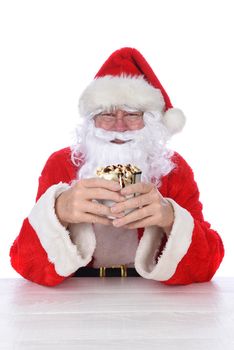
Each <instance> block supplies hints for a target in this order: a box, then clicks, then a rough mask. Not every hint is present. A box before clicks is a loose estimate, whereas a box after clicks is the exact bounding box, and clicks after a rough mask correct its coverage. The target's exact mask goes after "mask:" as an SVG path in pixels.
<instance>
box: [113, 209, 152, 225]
mask: <svg viewBox="0 0 234 350" xmlns="http://www.w3.org/2000/svg"><path fill="white" fill-rule="evenodd" d="M152 214H153V208H151V206H147V207H144V208H141V209H138V210H134V211H133V212H131V213H129V214H127V215H125V216H124V217H122V218H118V219H115V220H113V225H114V226H116V227H121V226H124V225H127V224H129V223H131V222H134V221H137V220H139V219H143V218H145V217H149V216H151V215H152Z"/></svg>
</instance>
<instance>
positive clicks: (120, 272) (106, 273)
mask: <svg viewBox="0 0 234 350" xmlns="http://www.w3.org/2000/svg"><path fill="white" fill-rule="evenodd" d="M73 277H140V275H139V274H138V273H137V271H136V269H134V268H132V267H126V266H125V265H120V266H113V267H99V268H93V267H80V268H79V269H78V270H77V271H76V272H75V274H74V275H73Z"/></svg>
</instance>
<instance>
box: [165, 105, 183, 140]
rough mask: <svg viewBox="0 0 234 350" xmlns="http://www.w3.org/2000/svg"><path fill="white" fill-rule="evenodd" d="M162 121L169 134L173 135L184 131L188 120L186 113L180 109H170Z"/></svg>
mask: <svg viewBox="0 0 234 350" xmlns="http://www.w3.org/2000/svg"><path fill="white" fill-rule="evenodd" d="M162 121H163V124H164V125H165V126H166V128H167V129H168V130H169V132H170V133H171V134H172V135H173V134H176V133H178V132H180V131H181V130H182V129H183V127H184V125H185V121H186V119H185V115H184V113H183V112H182V111H181V110H180V109H178V108H170V109H168V110H167V111H166V112H165V113H164V116H163V118H162Z"/></svg>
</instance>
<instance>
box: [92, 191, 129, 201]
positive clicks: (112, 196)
mask: <svg viewBox="0 0 234 350" xmlns="http://www.w3.org/2000/svg"><path fill="white" fill-rule="evenodd" d="M85 198H86V199H106V200H112V201H114V202H123V201H125V200H126V198H125V197H124V196H121V195H120V194H119V193H118V192H113V191H110V190H107V189H105V188H88V189H87V190H86V191H85Z"/></svg>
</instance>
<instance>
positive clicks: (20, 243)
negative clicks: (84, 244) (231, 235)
mask: <svg viewBox="0 0 234 350" xmlns="http://www.w3.org/2000/svg"><path fill="white" fill-rule="evenodd" d="M173 160H174V162H175V164H176V167H175V169H174V170H173V171H172V172H171V173H170V174H169V175H168V176H165V177H164V178H163V179H162V185H161V187H160V189H159V190H160V192H161V194H162V195H163V196H164V197H168V198H172V199H174V200H175V201H176V202H177V203H178V204H179V205H180V206H182V207H183V208H185V209H187V210H188V211H189V212H190V213H191V215H192V216H193V218H194V223H195V225H194V230H193V236H192V243H191V245H190V247H189V249H188V251H187V253H186V255H185V256H184V257H183V258H182V260H181V261H180V262H179V264H178V266H177V269H176V272H175V273H174V275H173V276H172V277H171V278H170V279H169V280H168V281H165V282H164V283H165V284H189V283H193V282H205V281H209V280H210V279H211V278H212V276H213V275H214V273H215V272H216V270H217V268H218V267H219V265H220V263H221V261H222V258H223V255H224V248H223V244H222V241H221V239H220V237H219V235H218V233H217V232H215V231H214V230H212V229H211V227H210V224H209V223H207V222H205V221H204V219H203V215H202V205H201V203H200V201H199V191H198V188H197V185H196V182H195V181H194V176H193V172H192V170H191V168H190V167H189V165H188V164H187V163H186V161H185V160H184V159H183V158H182V157H181V156H180V155H178V154H177V153H175V155H174V156H173ZM76 170H77V169H76V167H75V166H74V165H73V164H72V162H71V158H70V149H69V148H65V149H62V150H60V151H58V152H55V153H53V154H52V155H51V156H50V158H49V159H48V161H47V162H46V165H45V167H44V169H43V171H42V174H41V176H40V178H39V187H38V193H37V200H38V199H39V198H40V196H41V195H42V194H43V193H44V192H45V191H46V190H47V189H48V188H49V187H50V186H52V185H54V184H57V183H59V182H64V183H70V182H71V181H72V180H74V179H75V176H76ZM142 233H143V229H139V230H138V235H139V238H140V237H141V236H142ZM164 243H165V242H163V245H164ZM163 245H162V246H163ZM10 256H11V263H12V266H13V268H14V269H15V270H16V271H17V272H18V273H20V274H21V275H22V276H23V277H24V278H27V279H29V280H31V281H33V282H36V283H39V284H42V285H46V286H54V285H56V284H59V283H61V282H62V281H63V280H65V279H66V277H61V276H59V275H58V274H57V273H56V271H55V269H54V265H53V264H52V263H50V262H49V261H48V258H47V253H46V252H45V250H44V249H43V247H42V246H41V244H40V241H39V239H38V237H37V234H36V232H35V231H34V230H33V228H32V227H31V225H30V223H29V221H28V220H27V219H25V221H24V223H23V226H22V228H21V231H20V233H19V235H18V237H17V238H16V240H15V241H14V243H13V245H12V247H11V250H10Z"/></svg>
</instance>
